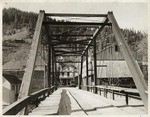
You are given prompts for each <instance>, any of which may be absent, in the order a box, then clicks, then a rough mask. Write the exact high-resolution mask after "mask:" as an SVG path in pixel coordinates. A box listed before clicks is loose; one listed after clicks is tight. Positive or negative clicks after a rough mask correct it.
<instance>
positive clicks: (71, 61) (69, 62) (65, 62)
mask: <svg viewBox="0 0 150 117" xmlns="http://www.w3.org/2000/svg"><path fill="white" fill-rule="evenodd" d="M56 63H81V61H56Z"/></svg>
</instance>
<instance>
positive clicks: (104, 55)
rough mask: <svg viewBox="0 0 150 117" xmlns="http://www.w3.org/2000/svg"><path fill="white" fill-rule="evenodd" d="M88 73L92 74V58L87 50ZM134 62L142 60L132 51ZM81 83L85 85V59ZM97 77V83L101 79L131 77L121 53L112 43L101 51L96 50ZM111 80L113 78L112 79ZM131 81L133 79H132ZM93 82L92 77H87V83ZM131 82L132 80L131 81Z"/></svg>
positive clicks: (99, 82)
mask: <svg viewBox="0 0 150 117" xmlns="http://www.w3.org/2000/svg"><path fill="white" fill-rule="evenodd" d="M89 53H90V56H89V58H88V59H89V60H88V62H89V64H88V65H89V71H88V73H89V75H91V76H92V74H94V60H93V54H92V52H89ZM133 55H134V57H135V59H136V62H138V64H139V65H140V62H139V61H141V60H142V58H141V56H138V55H137V53H134V52H133ZM82 77H83V85H86V61H84V62H83V72H82ZM97 78H98V84H101V81H102V80H106V79H107V81H109V80H110V79H117V80H118V79H131V80H132V75H131V71H130V70H129V68H128V66H127V63H126V61H125V59H124V57H123V55H122V54H121V52H120V50H119V47H118V46H117V45H113V46H111V47H110V48H109V47H108V48H107V49H104V50H103V51H97ZM112 81H113V80H112ZM132 81H133V80H132ZM93 83H94V79H93V77H91V78H89V85H92V84H93ZM132 83H133V82H132Z"/></svg>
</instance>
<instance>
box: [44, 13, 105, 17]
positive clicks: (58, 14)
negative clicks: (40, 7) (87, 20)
mask: <svg viewBox="0 0 150 117" xmlns="http://www.w3.org/2000/svg"><path fill="white" fill-rule="evenodd" d="M45 15H46V16H51V17H52V16H59V17H107V14H73V13H72V14H70V13H63V14H62V13H45Z"/></svg>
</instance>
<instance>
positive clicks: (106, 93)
mask: <svg viewBox="0 0 150 117" xmlns="http://www.w3.org/2000/svg"><path fill="white" fill-rule="evenodd" d="M105 93H106V96H105V97H106V98H107V93H108V89H106V91H105Z"/></svg>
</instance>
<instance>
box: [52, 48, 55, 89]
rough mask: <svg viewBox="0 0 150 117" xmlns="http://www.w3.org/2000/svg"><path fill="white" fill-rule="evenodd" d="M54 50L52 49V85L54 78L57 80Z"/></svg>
mask: <svg viewBox="0 0 150 117" xmlns="http://www.w3.org/2000/svg"><path fill="white" fill-rule="evenodd" d="M54 61H55V60H54V50H52V86H54V82H55V81H54V80H55V76H54Z"/></svg>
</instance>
